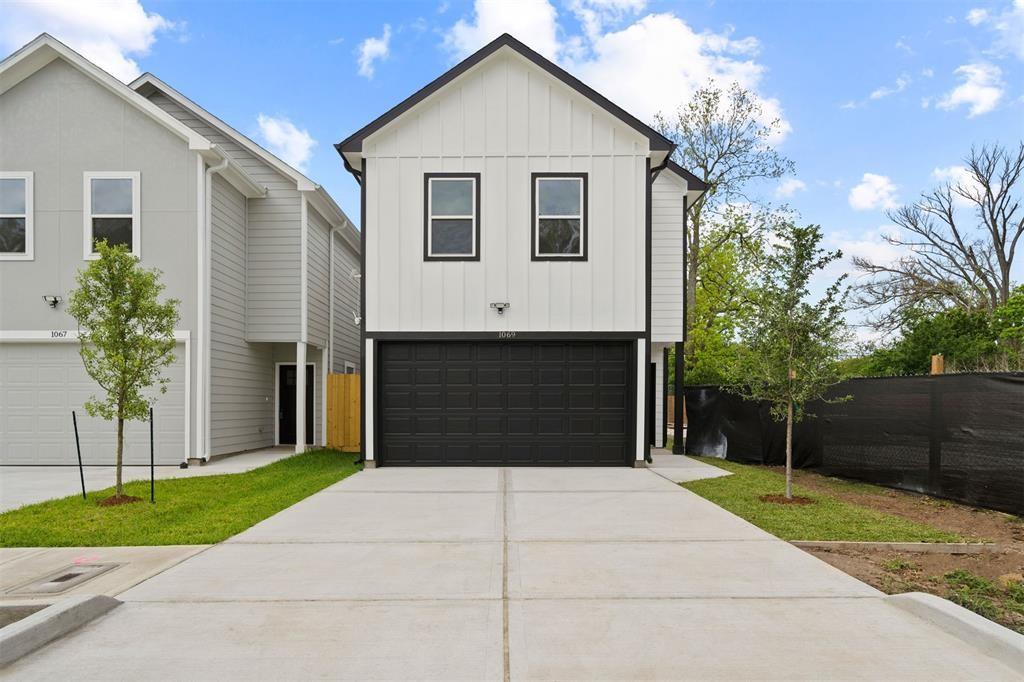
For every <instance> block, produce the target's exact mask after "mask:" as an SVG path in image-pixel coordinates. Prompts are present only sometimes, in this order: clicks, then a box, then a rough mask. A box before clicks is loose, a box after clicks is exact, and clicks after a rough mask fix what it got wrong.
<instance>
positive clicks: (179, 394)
mask: <svg viewBox="0 0 1024 682" xmlns="http://www.w3.org/2000/svg"><path fill="white" fill-rule="evenodd" d="M175 356H176V360H175V362H174V364H172V365H171V366H170V367H168V368H166V369H165V370H164V376H165V377H167V378H168V379H169V380H170V382H169V383H168V385H167V392H166V393H164V394H162V395H161V394H160V393H159V392H158V390H155V389H154V390H153V392H152V395H153V396H154V397H156V404H155V409H154V412H155V420H154V440H155V455H156V461H157V463H158V464H180V463H181V462H182V461H184V460H185V459H186V458H187V456H188V453H187V452H186V448H185V424H186V418H185V414H186V406H185V401H186V394H185V383H186V382H185V349H184V345H183V344H179V345H178V346H176V348H175ZM102 394H103V393H102V389H100V388H99V386H97V385H96V384H95V383H94V382H93V381H92V379H91V378H90V377H89V376H88V374H86V372H85V368H84V367H83V366H82V361H81V358H80V357H79V355H78V346H77V344H74V343H5V344H0V463H2V464H7V465H69V466H70V465H75V464H77V461H78V458H77V455H76V452H75V436H74V429H73V427H72V421H71V411H72V410H74V411H75V412H76V413H77V416H78V432H79V437H80V441H81V447H82V459H83V462H85V463H86V464H98V465H110V464H113V463H114V461H115V458H116V450H115V447H116V445H115V443H116V428H117V427H116V424H115V423H114V422H110V421H106V420H104V419H100V418H94V417H90V416H89V415H88V414H87V413H86V411H85V408H84V404H85V402H86V401H87V400H89V399H90V398H91V397H92V396H93V395H96V396H101V395H102ZM125 462H126V463H128V464H148V463H149V424H148V422H128V423H126V425H125Z"/></svg>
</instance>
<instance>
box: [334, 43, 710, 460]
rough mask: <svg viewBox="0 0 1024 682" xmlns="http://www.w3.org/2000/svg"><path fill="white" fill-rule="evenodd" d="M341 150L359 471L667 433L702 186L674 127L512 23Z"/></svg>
mask: <svg viewBox="0 0 1024 682" xmlns="http://www.w3.org/2000/svg"><path fill="white" fill-rule="evenodd" d="M336 148H337V150H338V152H339V153H340V154H341V156H342V159H343V162H344V164H345V167H346V168H347V169H348V170H349V171H350V172H351V173H352V174H353V175H354V176H355V178H356V179H357V181H358V182H359V183H360V185H361V191H362V225H363V229H362V238H363V248H362V254H363V261H364V264H363V272H364V274H365V276H364V277H363V279H362V284H363V295H362V301H363V311H362V315H361V317H362V327H363V330H362V357H363V361H362V362H363V365H362V366H363V373H362V381H363V394H362V395H363V412H362V414H363V421H364V423H363V436H362V442H363V446H364V454H365V457H366V460H367V465H368V466H374V465H384V466H388V465H422V466H431V465H583V466H602V465H606V466H613V465H621V466H638V465H642V464H643V462H644V460H645V456H646V455H647V454H649V448H650V446H651V445H652V444H654V445H661V444H663V441H664V424H665V414H664V405H665V388H666V386H665V382H664V379H663V377H664V376H665V360H666V358H667V349H668V348H669V347H670V346H671V345H672V344H674V343H678V342H680V341H681V340H682V327H683V292H682V282H683V276H682V275H683V234H684V220H685V212H686V205H687V201H688V200H689V201H693V200H694V199H695V198H696V197H697V196H699V194H700V192H702V191H703V190H704V185H703V184H702V183H701V182H700V181H699V180H698V179H697V178H695V177H694V176H692V175H691V174H689V173H687V172H686V171H685V170H683V169H681V168H679V167H678V166H676V165H674V164H672V163H670V160H669V157H670V155H671V153H672V151H673V144H672V143H671V142H670V141H669V140H667V139H666V138H665V137H663V136H662V135H660V134H659V133H658V132H657V131H655V130H653V129H652V128H650V127H649V126H648V125H646V124H644V123H642V122H641V121H639V120H638V119H636V118H635V117H633V116H631V115H630V114H629V113H627V112H626V111H624V110H623V109H621V108H620V107H618V106H616V105H615V104H613V103H611V102H610V101H608V100H607V99H606V98H604V97H603V96H601V95H600V94H598V93H597V92H595V91H594V90H592V89H591V88H589V87H587V86H586V85H584V84H583V83H582V82H580V81H579V80H577V79H576V78H574V77H573V76H572V75H570V74H569V73H567V72H566V71H564V70H563V69H561V68H559V67H558V66H556V65H555V64H553V63H552V62H550V61H548V60H547V59H545V58H543V57H541V56H540V55H539V54H537V53H536V52H534V51H533V50H531V49H530V48H528V47H526V46H525V45H523V44H522V43H521V42H519V41H518V40H516V39H515V38H513V37H512V36H509V35H503V36H501V37H500V38H498V39H497V40H495V41H494V42H492V43H490V44H489V45H487V46H486V47H484V48H482V49H481V50H480V51H478V52H477V53H475V54H474V55H472V56H470V57H469V58H467V59H466V60H465V61H463V62H461V63H460V64H458V65H457V66H455V67H454V68H452V69H451V70H450V71H448V72H447V73H445V74H444V75H442V76H441V77H440V78H438V79H437V80H435V81H433V82H432V83H430V84H429V85H427V86H425V87H424V88H423V89H421V90H419V91H418V92H417V93H415V94H414V95H412V96H411V97H409V98H408V99H406V100H405V101H403V102H402V103H400V104H398V105H397V106H395V107H394V108H393V109H391V110H390V111H388V112H387V113H385V114H384V115H382V116H381V117H380V118H378V119H376V120H375V121H373V122H372V123H370V124H368V125H367V126H365V127H364V128H362V129H361V130H359V131H357V132H356V133H354V134H353V135H351V136H349V137H348V138H346V139H345V140H344V141H342V142H340V143H339V144H337V145H336Z"/></svg>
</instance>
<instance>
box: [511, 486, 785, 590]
mask: <svg viewBox="0 0 1024 682" xmlns="http://www.w3.org/2000/svg"><path fill="white" fill-rule="evenodd" d="M677 487H678V486H677ZM510 506H511V510H510V515H509V516H510V519H509V524H510V536H511V538H512V539H513V540H516V541H524V540H593V541H605V542H607V541H615V540H620V541H621V540H625V541H629V540H647V541H666V540H769V539H773V536H771V535H769V534H768V533H765V532H764V531H763V530H761V529H759V528H757V527H756V526H753V525H751V524H749V523H747V522H746V521H744V520H743V519H741V518H739V517H738V516H734V515H732V514H730V513H728V512H726V511H725V510H723V509H722V508H721V507H719V506H717V505H715V504H712V503H711V502H708V501H707V500H705V499H703V498H701V497H699V496H697V495H694V494H693V493H690V492H688V491H686V490H683V489H682V488H678V492H673V493H654V492H608V493H573V492H567V493H563V494H560V495H552V494H549V493H515V494H513V495H512V502H511V505H510ZM638 577H639V575H638Z"/></svg>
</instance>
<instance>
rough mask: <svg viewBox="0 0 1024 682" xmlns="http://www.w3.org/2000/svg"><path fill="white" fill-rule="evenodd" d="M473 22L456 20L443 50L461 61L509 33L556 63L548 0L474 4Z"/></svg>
mask: <svg viewBox="0 0 1024 682" xmlns="http://www.w3.org/2000/svg"><path fill="white" fill-rule="evenodd" d="M473 8H474V11H473V14H474V17H473V20H472V21H467V20H465V19H459V20H458V21H457V22H455V25H454V26H452V28H451V30H449V31H448V33H447V34H446V35H445V39H444V43H445V46H446V47H447V48H448V49H449V50H451V51H452V53H453V54H454V56H455V57H456V58H457V59H462V58H463V57H466V56H467V55H469V54H471V53H473V52H475V51H476V50H478V49H479V48H481V47H483V46H484V45H486V44H487V43H489V42H491V41H492V40H494V39H495V38H497V37H498V36H500V35H501V34H502V33H511V34H512V35H514V36H516V37H517V38H519V39H520V40H522V41H523V42H525V43H527V44H528V45H529V46H530V47H532V48H533V49H534V50H536V51H537V52H540V53H541V54H542V55H544V56H545V57H547V58H548V59H552V60H554V59H557V58H558V52H559V48H560V45H559V42H558V37H557V12H555V8H554V7H553V6H552V5H551V3H550V2H548V0H519V1H518V2H514V3H513V2H506V1H505V0H476V2H475V3H474V4H473Z"/></svg>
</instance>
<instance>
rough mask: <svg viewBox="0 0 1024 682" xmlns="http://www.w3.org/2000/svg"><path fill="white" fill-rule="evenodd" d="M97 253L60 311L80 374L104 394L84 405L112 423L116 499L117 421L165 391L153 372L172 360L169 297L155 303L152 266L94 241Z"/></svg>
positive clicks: (120, 432) (137, 414)
mask: <svg viewBox="0 0 1024 682" xmlns="http://www.w3.org/2000/svg"><path fill="white" fill-rule="evenodd" d="M96 250H97V252H98V253H99V258H97V259H96V260H94V261H92V262H91V263H89V265H88V266H87V267H86V268H85V269H84V270H80V271H79V272H78V275H77V278H76V281H77V283H78V288H77V289H75V291H73V292H72V294H71V300H70V304H69V306H68V312H69V313H70V314H71V316H72V317H74V318H75V320H77V321H78V338H79V343H80V347H79V354H80V355H81V357H82V363H83V364H84V365H85V371H86V372H88V374H89V376H90V377H92V378H93V380H94V381H95V382H96V383H97V384H99V386H100V388H102V389H103V390H104V391H106V395H105V396H102V397H97V396H92V397H90V399H89V400H88V401H87V402H86V403H85V409H86V411H87V412H88V413H89V414H90V415H91V416H93V417H96V416H99V417H102V418H103V419H106V420H108V421H109V420H112V419H116V420H117V459H116V461H117V483H116V485H117V487H116V492H115V494H114V497H115V498H117V499H122V498H124V485H123V482H122V471H121V467H122V462H123V461H124V423H125V421H127V420H133V419H134V420H144V419H146V418H147V417H148V416H149V408H150V405H151V402H152V398H151V397H150V396H148V395H147V393H146V391H147V389H149V388H151V387H153V386H158V387H159V392H160V393H163V392H166V390H167V386H166V384H167V382H168V379H166V378H165V377H163V376H162V375H161V370H163V369H164V368H165V367H167V366H169V365H170V364H171V363H172V362H174V354H173V352H172V351H173V350H174V344H175V341H174V327H175V325H176V324H177V323H178V319H179V316H178V305H179V301H178V300H177V299H168V300H166V301H164V302H163V303H161V302H160V301H159V300H158V299H159V296H160V294H161V293H162V292H163V290H164V285H163V284H162V283H161V282H160V271H159V270H146V269H144V268H143V267H142V266H141V265H139V259H138V258H137V257H135V256H133V255H132V254H131V253H129V251H128V249H127V248H126V247H125V246H123V245H118V246H108V245H107V243H106V242H105V241H100V242H98V243H97V245H96Z"/></svg>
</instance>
